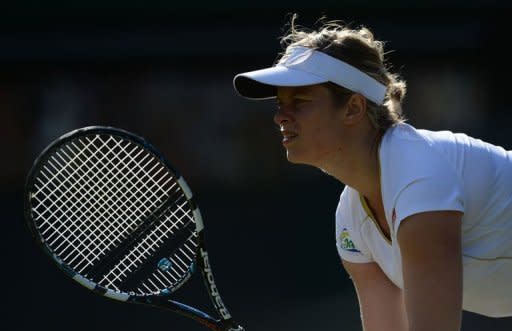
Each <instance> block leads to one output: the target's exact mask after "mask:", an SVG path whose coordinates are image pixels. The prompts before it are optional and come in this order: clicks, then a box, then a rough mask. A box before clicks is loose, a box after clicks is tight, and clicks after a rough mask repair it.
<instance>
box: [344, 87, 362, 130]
mask: <svg viewBox="0 0 512 331" xmlns="http://www.w3.org/2000/svg"><path fill="white" fill-rule="evenodd" d="M365 114H366V98H365V97H363V96H362V95H361V94H358V93H354V94H352V95H351V96H350V98H349V99H348V101H347V103H346V104H345V114H344V116H343V121H344V122H345V124H347V125H354V124H357V123H359V122H360V121H361V120H362V119H363V118H364V115H365Z"/></svg>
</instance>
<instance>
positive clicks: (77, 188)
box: [24, 126, 204, 301]
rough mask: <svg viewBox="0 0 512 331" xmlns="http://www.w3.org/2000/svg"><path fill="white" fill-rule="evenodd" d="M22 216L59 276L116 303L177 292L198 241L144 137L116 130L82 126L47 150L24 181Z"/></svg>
mask: <svg viewBox="0 0 512 331" xmlns="http://www.w3.org/2000/svg"><path fill="white" fill-rule="evenodd" d="M24 209H25V219H26V223H27V225H28V227H29V229H30V230H31V232H32V234H33V236H34V237H35V239H36V241H37V242H38V243H39V244H40V245H41V247H42V248H43V250H44V251H45V252H46V253H47V255H48V256H50V257H51V258H52V260H53V261H54V262H55V263H56V264H57V265H58V266H59V267H60V269H61V270H63V271H64V272H65V273H66V274H67V275H68V276H70V277H71V278H73V279H74V280H75V281H77V282H78V283H80V284H81V285H83V286H85V287H87V288H88V289H91V290H94V291H95V292H97V293H99V294H102V295H104V296H107V297H110V298H113V299H117V300H121V301H127V300H129V299H136V300H140V299H149V298H148V297H167V296H169V295H170V294H171V293H172V292H174V291H176V290H177V289H179V288H180V287H181V286H182V285H183V284H184V283H185V282H186V281H187V280H188V279H189V278H190V277H191V275H192V273H193V272H194V269H195V263H196V258H197V254H198V251H199V250H198V248H199V247H200V246H202V241H203V240H204V239H203V234H202V230H203V222H202V217H201V214H200V212H199V209H198V207H197V205H196V204H195V203H194V201H193V197H192V193H191V190H190V188H189V187H188V185H187V183H186V181H185V180H184V179H183V177H182V176H180V174H179V173H178V172H177V171H176V170H175V169H174V168H173V167H172V166H171V164H170V163H169V162H168V161H167V160H166V159H165V157H163V156H162V155H161V154H160V153H159V152H158V150H157V149H156V148H154V147H153V146H152V145H151V144H149V143H148V142H147V141H146V140H144V139H143V138H141V137H139V136H137V135H135V134H133V133H131V132H128V131H125V130H122V129H118V128H114V127H106V126H91V127H85V128H80V129H77V130H74V131H71V132H69V133H67V134H65V135H63V136H61V137H60V138H58V139H56V140H55V141H54V142H52V143H51V144H50V145H49V146H48V147H47V148H45V149H44V150H43V152H42V153H41V154H40V155H39V157H38V158H37V159H36V160H35V162H34V164H33V166H32V168H31V170H30V172H29V175H28V176H27V181H26V184H25V206H24Z"/></svg>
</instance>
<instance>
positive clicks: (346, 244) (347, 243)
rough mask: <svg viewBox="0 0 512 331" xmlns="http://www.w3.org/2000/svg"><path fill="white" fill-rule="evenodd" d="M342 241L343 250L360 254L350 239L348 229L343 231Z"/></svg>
mask: <svg viewBox="0 0 512 331" xmlns="http://www.w3.org/2000/svg"><path fill="white" fill-rule="evenodd" d="M340 240H341V248H342V249H344V250H346V251H349V252H358V253H359V252H360V251H359V250H358V249H357V248H356V245H354V242H353V241H352V239H350V234H349V233H348V230H347V229H343V230H341V235H340Z"/></svg>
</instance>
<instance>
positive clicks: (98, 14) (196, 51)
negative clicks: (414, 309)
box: [0, 0, 512, 331]
mask: <svg viewBox="0 0 512 331" xmlns="http://www.w3.org/2000/svg"><path fill="white" fill-rule="evenodd" d="M508 4H509V3H507V2H505V1H503V2H500V1H485V0H479V1H433V2H429V3H428V4H427V3H422V2H414V4H412V2H411V3H409V1H405V0H391V1H386V2H383V1H377V0H373V1H372V0H369V1H355V0H349V1H343V2H342V1H339V0H338V1H331V0H319V1H314V2H308V3H306V1H299V2H297V1H279V2H278V1H270V0H261V1H258V2H257V3H256V4H249V3H245V4H244V3H242V2H237V3H230V2H226V1H225V2H219V1H216V2H207V1H202V2H198V1H194V2H190V3H184V2H180V3H176V2H173V1H169V0H168V1H149V0H148V1H145V2H137V1H130V0H127V1H123V2H121V1H109V0H103V1H99V0H89V1H68V2H65V1H45V2H38V1H17V2H10V3H8V4H5V3H4V4H2V5H1V9H0V135H1V139H0V143H1V144H2V149H1V150H2V154H1V155H2V156H1V162H0V194H1V199H0V201H1V203H0V208H1V213H0V215H2V216H1V217H2V219H3V221H4V225H6V227H5V228H4V235H3V238H2V239H1V240H0V242H1V243H2V246H3V247H2V250H1V252H2V253H1V254H2V260H3V266H2V267H1V274H2V278H3V281H2V284H3V285H4V292H6V293H7V300H5V299H4V309H3V310H2V316H3V318H2V322H0V323H2V329H4V330H7V329H9V330H36V329H38V330H138V329H148V330H149V329H152V330H180V331H182V330H186V331H188V330H198V331H199V330H203V329H202V328H201V327H199V326H197V325H195V324H194V322H191V321H189V320H187V319H184V318H182V317H179V316H177V315H174V314H172V313H168V312H165V311H161V310H158V309H153V308H146V307H141V306H134V305H129V304H122V303H118V302H114V301H112V300H108V299H105V298H101V297H99V296H97V295H95V294H93V293H91V292H89V291H87V290H86V289H84V288H82V287H81V286H79V285H77V284H76V283H74V282H73V281H71V280H68V279H67V278H66V277H65V276H64V274H63V273H61V272H60V271H58V270H57V268H55V267H54V266H53V265H52V264H51V263H50V262H51V261H50V260H49V259H48V258H47V257H46V256H44V255H43V253H42V252H41V251H40V250H39V248H38V247H37V246H36V245H35V244H34V243H33V241H32V239H31V237H30V235H29V233H28V231H27V229H26V228H25V225H24V220H23V185H24V180H25V176H26V174H27V173H28V171H29V169H30V166H31V164H32V162H33V160H34V158H35V157H36V156H37V155H38V154H39V153H40V152H41V151H42V149H43V148H44V147H45V146H46V145H47V144H49V143H50V142H51V141H53V140H54V139H56V138H58V137H59V136H60V135H62V134H64V133H65V132H67V131H70V130H72V129H76V128H79V127H83V126H88V125H110V126H115V127H120V128H124V129H126V130H129V131H132V132H134V133H136V134H139V135H141V136H143V137H145V138H146V139H148V140H149V141H150V142H151V143H153V145H155V146H156V147H157V148H158V149H159V150H161V151H162V152H163V153H164V154H165V155H166V156H167V158H168V159H169V160H170V161H171V163H173V164H174V165H175V166H176V168H178V169H179V170H180V171H181V172H182V173H183V175H184V176H185V178H187V179H188V181H189V184H190V186H191V187H192V190H193V191H194V192H195V193H196V197H197V200H198V202H199V205H200V207H201V210H202V213H203V216H204V219H205V224H206V234H207V239H208V247H209V250H210V255H211V260H212V264H213V267H214V272H215V276H216V278H217V283H218V286H219V288H220V291H221V293H222V295H223V298H224V300H225V302H226V304H227V305H228V307H229V308H230V309H231V311H232V314H233V315H234V316H235V317H236V318H237V319H238V320H240V321H242V322H243V324H244V325H245V326H246V329H247V330H249V331H259V330H297V331H299V330H360V329H361V327H360V323H359V314H358V307H357V301H356V297H355V294H354V291H353V288H352V284H351V282H350V281H349V279H348V277H347V275H346V274H345V272H344V271H343V269H342V267H341V265H340V261H339V258H338V256H337V253H336V249H335V240H334V211H335V208H336V204H337V201H338V196H339V193H340V192H341V190H342V188H343V186H342V184H341V183H338V182H336V181H335V180H333V179H332V178H330V177H328V176H326V175H324V174H322V173H320V171H318V170H316V169H313V168H310V167H305V166H297V165H290V164H288V163H287V162H286V159H285V155H284V152H283V149H282V147H281V145H280V142H279V141H280V138H279V135H278V132H277V131H276V129H275V128H274V126H273V123H272V115H273V110H274V104H273V102H271V101H268V102H249V101H247V100H244V99H241V98H240V97H238V96H237V95H236V94H235V92H234V91H233V89H232V78H233V76H234V75H235V74H236V73H238V72H242V71H248V70H253V69H258V68H260V67H264V66H268V65H270V64H272V63H273V61H274V60H275V58H276V54H277V52H279V51H280V50H281V49H280V45H279V42H278V37H279V36H281V35H283V33H284V32H285V30H283V28H282V27H283V26H284V25H285V24H286V23H288V22H289V17H290V15H289V14H290V13H293V12H297V13H298V14H299V21H298V23H299V24H301V25H304V26H309V27H313V26H314V24H315V22H316V20H317V19H318V18H319V17H320V16H322V15H325V16H327V18H328V19H340V20H343V21H345V22H347V23H352V24H353V26H358V25H361V24H362V25H366V26H368V27H369V28H370V29H372V30H374V32H375V34H376V37H377V38H378V39H381V40H385V41H387V49H388V51H391V50H393V52H390V53H389V54H388V60H389V62H390V63H392V64H393V68H394V70H395V71H396V72H398V73H400V74H401V75H402V76H403V77H404V78H405V79H406V81H407V82H408V94H407V97H406V100H405V104H404V109H405V113H406V115H407V117H408V118H409V122H410V123H411V124H413V125H415V126H417V127H421V128H427V129H435V130H437V129H450V130H452V131H464V132H466V133H468V134H470V135H473V136H476V137H479V138H482V139H484V140H487V141H489V142H493V143H496V144H500V145H502V146H504V147H506V148H507V149H512V132H511V124H510V123H511V118H512V115H511V114H512V112H511V111H512V109H511V107H510V102H509V100H508V97H509V96H510V91H509V90H510V87H509V85H510V83H509V81H510V79H511V73H512V72H511V69H510V50H509V44H510V32H511V29H510V22H509V21H508V19H507V16H502V14H503V13H508V14H510V8H509V5H508ZM196 276H199V275H196ZM200 282H201V280H200V278H196V279H195V280H194V281H193V282H191V283H190V284H186V285H185V286H184V287H183V288H182V289H181V290H180V291H179V292H178V293H177V296H178V297H179V298H180V299H182V300H183V301H185V302H187V303H192V304H194V305H196V304H197V305H198V306H199V307H200V308H204V309H207V310H209V309H210V304H209V302H208V301H207V298H206V297H205V296H204V294H202V293H203V292H202V288H199V290H197V289H196V287H195V286H196V285H199V284H200ZM511 286H512V285H511ZM210 311H211V310H210ZM463 324H464V325H463V330H465V331H470V330H484V329H486V330H488V329H489V330H491V329H492V330H511V329H512V321H511V319H488V318H484V317H480V316H477V315H474V314H465V315H464V321H463Z"/></svg>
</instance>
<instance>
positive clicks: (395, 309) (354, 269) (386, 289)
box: [343, 260, 407, 331]
mask: <svg viewBox="0 0 512 331" xmlns="http://www.w3.org/2000/svg"><path fill="white" fill-rule="evenodd" d="M343 266H344V267H345V270H346V271H347V272H348V274H349V275H350V277H351V278H352V280H353V282H354V286H355V288H356V293H357V298H358V301H359V307H360V311H361V319H362V323H363V327H364V330H365V331H376V330H378V331H405V330H407V321H406V315H405V310H404V304H403V297H402V291H401V290H400V289H399V288H398V287H396V286H395V285H394V284H393V283H392V282H391V281H390V280H389V279H388V278H387V276H386V275H385V274H384V272H382V270H381V269H380V267H379V266H378V265H377V264H376V263H352V262H348V261H345V260H343Z"/></svg>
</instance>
